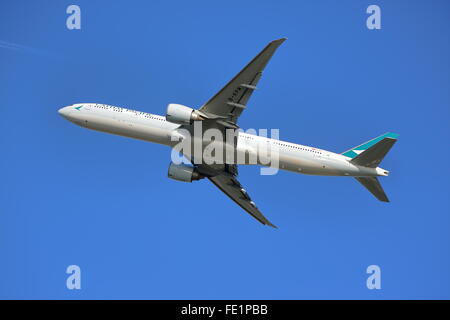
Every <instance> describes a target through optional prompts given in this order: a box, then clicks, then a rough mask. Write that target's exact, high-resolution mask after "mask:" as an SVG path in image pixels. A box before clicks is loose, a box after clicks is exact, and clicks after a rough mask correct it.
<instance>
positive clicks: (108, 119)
mask: <svg viewBox="0 0 450 320" xmlns="http://www.w3.org/2000/svg"><path fill="white" fill-rule="evenodd" d="M59 113H60V114H61V115H62V116H63V117H64V118H66V119H67V120H69V121H71V122H73V123H75V124H77V125H79V126H81V127H85V128H89V129H93V130H97V131H102V132H107V133H112V134H116V135H120V136H125V137H129V138H134V139H140V140H145V141H149V142H154V143H158V144H163V145H167V146H170V147H173V146H174V145H175V144H176V142H174V141H173V139H172V137H173V134H174V132H176V130H177V129H178V128H179V127H180V125H179V124H175V123H172V122H169V121H166V118H165V117H164V116H160V115H155V114H150V113H146V112H140V111H135V110H130V109H125V108H119V107H114V106H109V105H105V104H95V103H83V104H75V105H72V106H68V107H64V108H61V109H60V110H59ZM261 144H266V145H267V144H272V145H276V147H277V148H278V149H277V150H278V155H279V156H278V164H279V165H278V168H279V169H281V170H288V171H292V172H297V173H303V174H312V175H326V176H387V175H388V172H387V171H386V170H384V169H381V168H367V167H361V166H357V165H354V164H352V163H351V162H350V161H349V160H351V159H350V158H348V157H346V156H343V155H342V154H337V153H334V152H330V151H326V150H322V149H318V148H313V147H308V146H304V145H300V144H295V143H290V142H286V141H281V140H276V139H270V138H266V137H261V136H257V135H253V134H249V133H244V132H240V133H239V135H238V143H237V152H238V153H246V154H247V155H250V158H251V157H252V156H255V157H256V158H258V159H259V157H260V156H261V155H260V154H258V152H259V150H261V148H259V147H258V146H260V145H261ZM244 164H246V163H244ZM258 164H262V165H264V163H258Z"/></svg>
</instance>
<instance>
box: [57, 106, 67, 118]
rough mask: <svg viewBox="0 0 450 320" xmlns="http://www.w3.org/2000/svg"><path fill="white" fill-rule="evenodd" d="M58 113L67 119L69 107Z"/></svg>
mask: <svg viewBox="0 0 450 320" xmlns="http://www.w3.org/2000/svg"><path fill="white" fill-rule="evenodd" d="M58 113H59V114H60V115H61V116H62V117H64V118H66V117H67V116H68V115H69V107H62V108H61V109H59V110H58Z"/></svg>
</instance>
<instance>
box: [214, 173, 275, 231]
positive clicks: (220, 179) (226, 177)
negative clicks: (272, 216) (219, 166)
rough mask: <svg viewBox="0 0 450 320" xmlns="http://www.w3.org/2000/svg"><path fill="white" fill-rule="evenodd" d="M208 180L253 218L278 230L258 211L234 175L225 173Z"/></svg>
mask: <svg viewBox="0 0 450 320" xmlns="http://www.w3.org/2000/svg"><path fill="white" fill-rule="evenodd" d="M208 179H209V180H211V182H212V183H214V184H215V185H216V186H217V187H218V188H219V189H220V190H222V192H223V193H225V194H226V195H227V196H228V197H230V198H231V200H233V201H234V202H236V203H237V204H238V205H239V206H241V207H242V209H244V210H245V211H247V212H248V213H250V214H251V215H252V216H253V218H255V219H256V220H258V221H259V222H261V223H262V224H264V225H268V226H271V227H274V228H276V226H275V225H273V224H272V223H271V222H270V221H269V220H267V218H266V217H264V215H263V214H262V213H261V211H259V210H258V208H257V207H256V205H255V204H254V202H253V201H252V200H251V198H250V197H249V195H248V194H247V191H245V189H244V188H243V187H242V185H241V184H240V183H239V181H238V180H237V178H236V177H235V176H234V175H232V174H230V173H228V172H225V171H224V172H222V173H221V174H219V175H216V176H213V177H208Z"/></svg>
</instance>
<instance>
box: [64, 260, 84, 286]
mask: <svg viewBox="0 0 450 320" xmlns="http://www.w3.org/2000/svg"><path fill="white" fill-rule="evenodd" d="M66 273H67V274H69V276H68V277H67V280H66V287H67V289H69V290H80V289H81V269H80V267H79V266H77V265H75V264H72V265H70V266H68V267H67V269H66Z"/></svg>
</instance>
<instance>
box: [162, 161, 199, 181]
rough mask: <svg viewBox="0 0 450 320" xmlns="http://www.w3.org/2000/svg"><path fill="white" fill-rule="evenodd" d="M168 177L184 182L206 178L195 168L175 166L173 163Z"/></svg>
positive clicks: (182, 165)
mask: <svg viewBox="0 0 450 320" xmlns="http://www.w3.org/2000/svg"><path fill="white" fill-rule="evenodd" d="M167 176H168V177H169V178H171V179H174V180H178V181H182V182H192V181H194V180H200V179H202V178H204V176H202V175H201V174H200V173H198V172H197V170H196V169H195V168H194V167H192V166H188V165H185V164H183V163H180V164H175V163H173V162H171V163H170V166H169V172H168V174H167Z"/></svg>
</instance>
